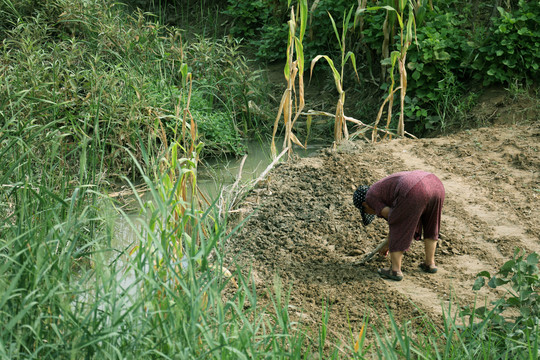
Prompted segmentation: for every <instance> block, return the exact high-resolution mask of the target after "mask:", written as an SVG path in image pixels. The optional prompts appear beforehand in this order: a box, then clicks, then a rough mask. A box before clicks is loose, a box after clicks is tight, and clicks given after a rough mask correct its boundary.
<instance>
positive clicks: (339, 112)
mask: <svg viewBox="0 0 540 360" xmlns="http://www.w3.org/2000/svg"><path fill="white" fill-rule="evenodd" d="M352 11H353V9H352V8H351V9H350V10H349V12H348V13H345V16H344V17H343V30H342V32H341V36H340V35H339V33H338V30H337V27H336V23H335V21H334V18H333V17H332V15H330V14H328V16H330V20H331V21H332V26H333V28H334V33H335V35H336V38H337V41H338V45H339V48H340V50H341V59H340V60H341V69H340V71H338V70H337V68H336V66H335V65H334V62H333V61H332V59H330V57H328V56H327V55H317V56H315V58H314V59H313V60H312V61H311V74H313V68H314V67H315V64H316V63H317V61H319V60H320V59H325V60H326V62H327V63H328V65H329V66H330V69H331V70H332V74H333V76H334V82H335V85H336V90H337V92H338V95H339V98H338V103H337V105H336V116H335V122H334V140H335V142H336V144H339V143H341V141H343V139H345V140H347V139H348V138H349V131H348V129H347V122H346V121H345V114H344V111H343V107H344V104H345V91H344V90H343V80H344V72H345V64H346V63H347V61H348V60H349V59H350V60H351V63H352V66H353V68H354V72H355V74H356V77H357V78H358V72H357V70H356V58H355V56H354V53H353V52H351V51H348V52H346V51H345V40H346V36H347V29H348V27H349V22H350V20H351V15H352Z"/></svg>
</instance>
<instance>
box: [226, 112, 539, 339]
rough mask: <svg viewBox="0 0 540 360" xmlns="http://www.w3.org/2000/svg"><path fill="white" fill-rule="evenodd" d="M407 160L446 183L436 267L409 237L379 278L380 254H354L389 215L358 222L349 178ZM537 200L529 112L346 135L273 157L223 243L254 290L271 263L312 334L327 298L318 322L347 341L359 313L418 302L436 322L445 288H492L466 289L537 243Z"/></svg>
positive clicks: (359, 180) (470, 295)
mask: <svg viewBox="0 0 540 360" xmlns="http://www.w3.org/2000/svg"><path fill="white" fill-rule="evenodd" d="M414 169H421V170H425V171H429V172H432V173H434V174H436V175H437V176H438V177H439V178H440V179H441V180H442V182H443V184H444V186H445V189H446V200H445V204H444V208H443V218H442V229H441V240H440V241H439V248H438V249H437V253H436V261H437V265H438V267H439V271H438V273H436V274H426V273H423V272H422V271H421V270H420V269H419V268H418V265H419V264H420V263H421V262H422V260H423V251H424V247H423V243H421V242H419V241H413V244H412V245H411V249H410V250H409V251H408V252H406V253H405V256H404V259H403V273H404V279H403V281H401V282H394V281H389V280H383V279H381V278H380V277H379V276H378V275H377V272H376V271H377V268H378V267H382V266H387V264H388V262H389V260H388V259H387V258H384V257H382V256H379V255H376V256H375V257H374V258H373V260H372V261H371V262H368V263H367V264H365V265H355V262H358V261H359V260H361V259H362V257H363V256H364V255H365V254H367V253H369V252H371V251H372V250H373V249H374V248H375V247H376V246H377V245H378V244H379V243H380V242H381V241H383V240H384V238H385V237H386V235H387V232H388V226H387V224H386V221H385V220H384V219H376V220H375V221H374V222H373V223H372V224H371V225H369V226H367V227H364V226H362V223H361V217H360V213H359V211H358V210H357V209H356V208H355V207H354V205H353V202H352V195H353V192H354V190H355V189H356V187H357V186H358V185H359V184H371V183H373V182H375V181H377V180H379V179H381V178H382V177H384V176H386V175H389V174H391V173H394V172H398V171H403V170H414ZM539 204H540V127H539V125H538V122H537V121H536V120H535V121H532V122H531V121H529V122H526V123H521V124H504V125H492V126H489V127H484V128H478V129H474V130H466V131H463V132H460V133H456V134H454V135H450V136H445V137H439V138H432V139H418V140H416V139H415V140H413V139H398V140H392V141H383V142H379V143H376V144H371V143H367V142H364V141H356V142H346V143H344V144H342V145H341V146H339V147H338V148H337V149H326V150H323V151H321V153H320V154H318V155H317V156H315V157H309V158H302V159H300V158H294V159H292V160H290V161H287V162H286V163H283V164H281V165H280V166H278V167H276V168H275V169H274V170H273V171H272V173H271V175H270V177H269V178H268V180H267V181H266V182H265V183H264V184H263V185H261V186H259V187H258V188H257V189H255V190H254V191H253V192H252V193H251V194H250V195H249V196H248V198H247V199H246V200H245V201H244V202H243V204H242V206H241V207H242V210H243V213H250V214H251V216H250V217H249V218H248V219H247V221H246V222H245V224H244V226H243V227H242V229H241V230H240V231H239V233H237V234H236V235H235V236H234V238H233V239H231V240H230V243H229V254H231V255H230V256H231V257H234V258H235V259H236V261H237V262H239V263H240V264H244V265H245V266H246V271H247V269H252V273H253V279H254V280H255V284H256V286H257V289H258V290H259V292H260V293H261V294H262V295H263V297H264V294H266V293H267V292H268V290H269V289H270V290H271V288H272V286H273V284H274V282H275V274H278V275H279V277H280V278H281V280H282V281H283V283H284V287H285V289H290V305H291V307H290V313H291V317H292V318H293V319H295V320H298V321H300V322H301V323H302V324H303V325H305V326H307V327H308V328H312V329H313V330H314V334H316V331H317V329H318V326H319V324H320V323H321V319H322V316H323V315H322V313H323V310H324V306H323V303H327V304H329V305H330V308H329V309H330V320H329V323H328V327H329V333H330V334H333V335H335V336H336V338H337V339H340V340H339V341H346V342H350V331H353V332H356V333H357V332H358V330H359V328H360V326H361V324H362V321H363V319H364V317H365V316H366V315H369V318H370V319H373V321H376V320H375V319H383V320H384V319H388V317H387V316H388V315H387V307H388V308H389V309H390V310H391V311H392V313H393V315H394V316H395V317H396V319H397V320H398V321H400V322H401V321H404V320H409V319H419V315H421V314H425V315H426V316H428V317H430V318H432V319H433V320H434V321H435V322H437V321H440V319H441V315H442V313H443V311H446V309H447V306H448V303H449V301H450V299H452V303H453V304H454V306H455V305H456V304H459V305H460V306H465V305H473V303H474V301H475V296H478V299H477V303H480V304H483V302H484V299H485V298H487V299H488V301H489V300H492V299H495V298H497V297H500V296H501V291H500V290H499V289H497V290H490V289H488V288H487V287H486V288H483V289H482V290H480V291H479V292H478V293H476V292H474V291H473V290H472V286H473V283H474V281H475V279H476V275H477V274H478V273H479V272H480V271H483V270H487V271H489V272H490V273H492V274H493V273H495V272H496V271H497V270H498V269H499V268H500V266H501V265H502V264H504V262H506V261H507V260H509V259H511V258H512V255H513V252H514V249H515V248H522V249H525V251H526V252H527V253H529V252H533V251H534V252H537V253H540V221H539V217H538V216H539V215H538V214H539ZM413 324H415V322H414V320H413ZM417 325H420V321H418V322H417Z"/></svg>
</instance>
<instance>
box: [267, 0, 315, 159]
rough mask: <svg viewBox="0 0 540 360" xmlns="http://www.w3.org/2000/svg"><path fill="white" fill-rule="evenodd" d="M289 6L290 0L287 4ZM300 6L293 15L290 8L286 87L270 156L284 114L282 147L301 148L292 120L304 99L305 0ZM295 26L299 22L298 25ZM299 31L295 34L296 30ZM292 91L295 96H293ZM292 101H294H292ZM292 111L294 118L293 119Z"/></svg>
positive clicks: (290, 150) (302, 0)
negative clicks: (293, 146)
mask: <svg viewBox="0 0 540 360" xmlns="http://www.w3.org/2000/svg"><path fill="white" fill-rule="evenodd" d="M288 5H289V7H290V5H291V0H289V3H288ZM298 6H299V8H300V11H299V14H298V15H295V11H294V7H292V8H291V15H290V20H289V21H288V22H287V23H288V25H289V38H288V43H287V62H286V64H285V69H284V74H285V80H286V81H287V89H286V90H285V92H284V93H283V96H282V97H281V102H280V104H279V109H278V114H277V117H276V120H275V122H274V131H273V133H272V145H271V152H272V157H274V158H275V157H276V156H277V150H276V144H275V137H276V133H277V129H278V125H279V120H280V119H281V115H282V114H283V122H284V126H285V138H284V140H283V148H284V149H285V148H288V152H289V156H291V154H292V144H293V143H295V144H297V145H298V146H300V147H302V148H304V145H302V143H301V142H300V140H298V138H297V137H296V135H295V134H294V132H293V127H294V123H295V122H296V120H297V119H298V118H299V116H300V114H301V113H302V110H303V109H304V106H305V101H304V48H303V45H302V41H303V39H304V35H305V32H306V24H307V12H308V11H307V0H300V1H299V3H298ZM298 25H300V26H299V27H298ZM297 30H298V36H297V35H296V32H297ZM296 76H298V93H296ZM293 93H294V95H295V96H294V99H293ZM293 100H294V101H293ZM293 112H294V118H293Z"/></svg>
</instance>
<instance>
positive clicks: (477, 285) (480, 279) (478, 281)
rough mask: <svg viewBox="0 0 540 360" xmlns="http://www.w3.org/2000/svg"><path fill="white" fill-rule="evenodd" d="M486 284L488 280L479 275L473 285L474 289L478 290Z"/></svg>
mask: <svg viewBox="0 0 540 360" xmlns="http://www.w3.org/2000/svg"><path fill="white" fill-rule="evenodd" d="M485 284H486V280H485V279H484V278H483V277H477V278H476V280H475V281H474V285H473V287H472V289H473V290H475V291H478V290H480V289H481V288H482V287H483V286H484V285H485Z"/></svg>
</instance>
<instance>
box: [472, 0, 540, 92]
mask: <svg viewBox="0 0 540 360" xmlns="http://www.w3.org/2000/svg"><path fill="white" fill-rule="evenodd" d="M497 10H498V11H499V14H500V17H498V18H495V19H493V25H492V27H491V29H490V30H491V32H490V34H491V35H490V36H487V37H486V38H485V41H484V42H482V43H481V44H480V46H479V48H478V54H477V56H476V59H475V62H474V63H473V67H474V68H475V69H476V70H479V73H478V74H477V75H476V78H477V79H478V80H480V81H482V82H483V84H484V85H488V84H492V83H506V84H509V83H511V82H512V81H515V80H518V81H520V82H521V81H525V82H531V81H538V69H539V66H540V65H539V64H540V16H539V14H540V3H539V2H538V1H524V0H520V1H519V3H518V8H517V9H515V10H514V11H510V12H508V11H506V10H504V9H503V8H501V7H498V8H497Z"/></svg>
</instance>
